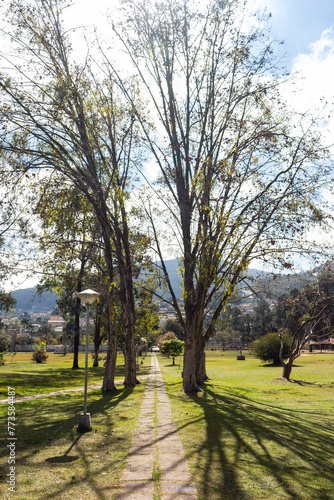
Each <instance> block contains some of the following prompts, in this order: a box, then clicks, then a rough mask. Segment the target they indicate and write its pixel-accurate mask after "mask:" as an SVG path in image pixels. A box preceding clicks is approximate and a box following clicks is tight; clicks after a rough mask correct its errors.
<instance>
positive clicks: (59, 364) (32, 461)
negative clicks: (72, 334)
mask: <svg viewBox="0 0 334 500" xmlns="http://www.w3.org/2000/svg"><path fill="white" fill-rule="evenodd" d="M30 360H31V354H21V353H20V354H17V355H16V356H15V357H14V358H13V360H12V362H10V358H6V364H5V365H4V366H2V367H0V380H1V388H2V390H3V391H4V392H3V393H2V398H5V397H7V386H8V385H9V386H11V387H13V388H15V391H16V397H17V398H18V397H20V396H27V395H32V394H39V393H47V392H49V391H55V390H57V389H71V388H75V387H83V380H84V370H83V369H80V370H72V369H71V366H72V359H71V356H70V355H67V356H65V357H63V356H62V355H54V354H50V356H49V358H48V360H47V363H45V364H42V365H38V364H36V363H32V362H31V361H30ZM91 364H92V363H91V361H90V365H91ZM80 366H84V356H83V355H80ZM149 367H150V358H149V357H148V358H146V359H145V361H144V364H143V365H141V367H140V370H139V375H140V376H141V378H142V384H140V385H138V386H136V387H135V388H134V389H130V388H127V389H125V388H124V387H123V386H122V385H120V386H119V389H118V390H117V392H116V393H113V394H109V395H105V396H102V394H101V391H100V390H99V389H96V390H90V391H89V393H88V411H89V412H90V413H91V417H92V425H93V432H90V433H87V434H84V435H81V436H80V435H78V433H77V431H76V428H77V425H78V415H79V414H80V413H81V412H82V411H83V391H82V392H73V393H68V394H63V395H60V396H53V397H50V398H43V399H36V400H31V401H24V402H16V405H15V406H16V422H15V423H16V436H15V437H16V438H17V441H16V450H15V452H16V464H15V467H16V470H15V472H16V491H15V494H13V495H9V494H8V490H7V487H8V485H6V481H7V474H8V473H9V464H8V457H9V449H8V448H7V447H6V444H7V442H8V441H7V404H2V405H0V412H1V413H0V427H1V430H2V432H1V444H2V446H1V451H0V453H1V468H0V476H1V478H0V479H1V480H0V498H1V499H13V500H30V499H31V500H47V499H50V500H51V499H62V500H69V499H71V500H79V499H81V498H82V499H84V498H89V499H93V500H97V499H98V500H104V499H111V498H113V496H114V494H115V492H116V491H117V487H118V486H119V476H120V473H121V471H122V468H123V466H124V460H125V458H126V456H127V452H128V449H129V447H130V444H131V439H132V434H133V430H134V424H135V422H136V419H137V414H138V410H139V407H140V403H141V399H142V395H143V391H144V389H145V378H146V376H147V375H148V372H149ZM103 371H104V369H103V367H102V366H101V367H98V368H89V376H88V384H89V385H90V384H95V383H100V384H101V385H102V380H103ZM123 378H124V358H123V356H122V355H121V356H119V357H118V367H117V379H118V380H119V381H122V380H123Z"/></svg>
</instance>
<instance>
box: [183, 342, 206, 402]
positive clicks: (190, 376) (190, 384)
mask: <svg viewBox="0 0 334 500" xmlns="http://www.w3.org/2000/svg"><path fill="white" fill-rule="evenodd" d="M195 354H196V343H195V339H194V338H193V336H191V337H190V338H188V339H186V341H185V344H184V355H183V374H182V377H183V390H184V392H186V393H194V392H199V391H200V390H201V389H200V387H199V385H198V384H197V382H196V370H195Z"/></svg>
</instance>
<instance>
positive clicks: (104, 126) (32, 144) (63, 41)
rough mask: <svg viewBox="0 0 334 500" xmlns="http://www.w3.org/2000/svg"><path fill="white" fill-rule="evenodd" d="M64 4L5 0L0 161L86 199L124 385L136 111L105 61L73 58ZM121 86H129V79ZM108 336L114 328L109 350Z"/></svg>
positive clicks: (131, 355)
mask: <svg viewBox="0 0 334 500" xmlns="http://www.w3.org/2000/svg"><path fill="white" fill-rule="evenodd" d="M66 6H67V2H66V1H64V0H50V1H47V2H45V1H44V0H35V1H33V2H29V3H27V2H23V1H21V0H14V1H13V2H11V3H10V6H9V9H8V11H7V12H6V19H7V20H8V22H9V27H8V31H7V32H6V30H3V31H2V34H3V35H4V36H5V37H6V36H7V40H8V42H9V43H10V44H11V47H12V52H11V54H10V55H9V56H8V54H6V53H5V52H3V54H2V60H4V59H6V61H7V63H6V66H7V68H8V71H7V73H3V74H2V75H1V79H0V89H1V93H2V97H3V100H2V103H3V105H2V106H1V110H0V114H1V121H2V123H3V124H4V125H3V127H2V130H1V155H2V161H3V162H5V163H7V164H8V165H9V167H10V169H11V172H13V173H14V174H15V175H16V176H17V177H20V176H21V175H22V174H25V173H27V172H28V173H29V172H31V171H32V172H33V173H35V172H36V171H41V170H42V171H43V175H44V176H46V175H48V176H49V181H50V184H52V181H53V174H54V177H55V179H56V181H57V182H59V179H61V181H62V180H63V179H64V180H65V181H66V183H68V184H70V186H71V188H75V189H76V190H77V191H79V192H80V193H81V194H82V195H83V197H84V199H85V200H86V202H87V203H88V204H89V205H90V206H91V207H92V211H93V213H94V217H95V219H96V221H97V223H98V225H99V227H100V231H101V238H102V241H103V253H104V259H105V266H106V269H107V276H108V287H107V289H108V290H109V292H108V293H109V294H110V297H108V304H109V306H110V308H109V312H110V315H111V316H110V321H111V322H112V318H113V307H114V305H113V304H114V303H115V297H114V296H113V295H114V294H115V292H117V294H118V297H119V302H120V305H121V307H122V314H123V318H124V330H125V346H126V351H127V356H126V370H125V380H124V382H125V384H126V385H132V386H133V385H135V384H136V382H137V379H136V362H135V344H134V342H135V341H134V335H135V300H134V289H133V252H134V250H133V247H132V245H131V243H130V239H131V238H130V235H131V230H130V227H129V222H128V213H127V208H126V200H127V197H128V189H129V185H130V182H131V175H130V174H131V167H132V166H133V165H135V164H136V163H138V162H139V161H140V159H141V155H142V150H140V149H139V148H138V127H137V126H136V121H137V119H136V115H135V113H134V110H133V108H132V106H129V105H127V104H126V103H125V102H124V100H123V101H122V99H121V97H120V95H119V93H118V92H117V87H116V86H115V78H114V76H113V74H112V72H111V71H110V67H109V68H105V70H106V72H105V74H104V76H103V75H102V74H101V67H98V65H95V66H94V62H93V60H92V59H91V58H89V57H87V60H86V61H85V63H84V64H83V65H80V64H77V63H76V62H75V61H74V60H73V58H72V55H71V42H70V39H69V37H70V31H68V30H66V29H65V28H64V27H63V25H62V20H61V16H62V11H63V9H64V8H66ZM18 55H19V57H18V58H17V57H16V56H18ZM23 88H24V92H23V91H22V89H23ZM128 90H129V92H130V93H131V92H132V93H133V94H135V93H136V92H137V90H136V87H135V86H134V85H132V83H131V82H130V83H129V86H128ZM37 192H38V190H37ZM73 214H74V212H73ZM138 247H140V245H138ZM115 267H116V268H117V279H116V277H115ZM116 283H117V285H116ZM115 335H116V333H115V329H114V330H113V333H112V341H111V345H112V346H113V349H114V350H115V349H116V340H115ZM115 354H116V353H115V352H113V356H112V357H113V359H115ZM108 360H109V358H108Z"/></svg>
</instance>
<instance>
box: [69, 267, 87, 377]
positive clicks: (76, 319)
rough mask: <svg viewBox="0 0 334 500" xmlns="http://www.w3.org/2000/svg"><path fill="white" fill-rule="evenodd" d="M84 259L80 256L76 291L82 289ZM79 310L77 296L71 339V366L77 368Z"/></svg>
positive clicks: (79, 305)
mask: <svg viewBox="0 0 334 500" xmlns="http://www.w3.org/2000/svg"><path fill="white" fill-rule="evenodd" d="M85 266H86V259H85V258H82V260H81V266H80V272H79V276H78V284H77V292H78V293H80V292H81V290H82V280H83V276H84V272H85ZM80 310H81V300H80V299H79V297H77V300H76V303H75V309H74V339H73V365H72V368H73V369H74V370H77V369H78V368H79V344H80Z"/></svg>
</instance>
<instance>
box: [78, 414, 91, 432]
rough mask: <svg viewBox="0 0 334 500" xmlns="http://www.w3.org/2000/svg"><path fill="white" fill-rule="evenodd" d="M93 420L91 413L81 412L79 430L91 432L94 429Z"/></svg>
mask: <svg viewBox="0 0 334 500" xmlns="http://www.w3.org/2000/svg"><path fill="white" fill-rule="evenodd" d="M91 424H92V421H91V418H90V413H80V415H79V425H78V429H77V431H78V432H82V433H84V432H89V431H91V430H92V425H91Z"/></svg>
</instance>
